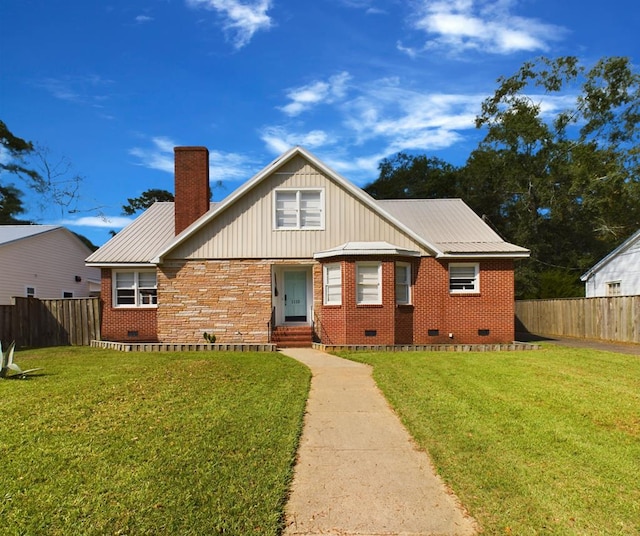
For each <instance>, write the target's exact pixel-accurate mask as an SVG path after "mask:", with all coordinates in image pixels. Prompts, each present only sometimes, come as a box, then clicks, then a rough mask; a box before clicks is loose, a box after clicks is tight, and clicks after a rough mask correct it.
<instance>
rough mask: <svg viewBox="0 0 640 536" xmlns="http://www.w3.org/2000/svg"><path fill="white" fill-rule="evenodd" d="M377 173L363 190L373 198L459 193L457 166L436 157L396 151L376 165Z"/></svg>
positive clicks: (421, 197)
mask: <svg viewBox="0 0 640 536" xmlns="http://www.w3.org/2000/svg"><path fill="white" fill-rule="evenodd" d="M378 169H379V170H380V175H379V176H378V179H376V180H375V181H374V182H372V183H371V184H369V185H367V186H365V188H364V190H365V191H366V192H367V193H369V194H370V195H372V196H373V197H375V198H376V199H433V198H440V197H458V196H459V194H460V188H459V181H458V170H457V169H456V168H455V167H454V166H452V165H451V164H448V163H446V162H445V161H444V160H440V159H439V158H429V157H427V156H422V155H419V156H410V155H407V154H405V153H398V154H397V155H395V156H394V157H393V158H385V159H384V160H383V161H382V162H381V163H380V165H379V166H378Z"/></svg>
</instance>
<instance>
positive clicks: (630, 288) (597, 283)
mask: <svg viewBox="0 0 640 536" xmlns="http://www.w3.org/2000/svg"><path fill="white" fill-rule="evenodd" d="M580 279H581V280H582V281H583V282H584V283H585V296H586V297H587V298H599V297H602V296H625V295H626V296H629V295H636V294H640V230H639V231H637V232H636V233H634V234H633V235H632V236H630V237H629V238H628V239H627V240H625V241H624V242H623V243H622V244H620V245H619V246H618V247H617V248H616V249H614V250H613V251H612V252H611V253H609V254H608V255H607V256H606V257H604V258H603V259H602V260H600V261H598V262H597V263H596V264H595V265H594V266H593V267H592V268H590V269H589V270H588V271H587V272H585V273H584V274H583V275H582V276H581V277H580Z"/></svg>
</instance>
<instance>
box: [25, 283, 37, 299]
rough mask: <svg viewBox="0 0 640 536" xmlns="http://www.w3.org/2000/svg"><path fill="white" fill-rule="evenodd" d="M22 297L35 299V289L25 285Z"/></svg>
mask: <svg viewBox="0 0 640 536" xmlns="http://www.w3.org/2000/svg"><path fill="white" fill-rule="evenodd" d="M24 295H25V296H26V297H27V298H35V297H36V287H34V286H31V285H26V286H25V287H24Z"/></svg>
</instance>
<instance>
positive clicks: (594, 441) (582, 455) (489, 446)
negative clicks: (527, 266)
mask: <svg viewBox="0 0 640 536" xmlns="http://www.w3.org/2000/svg"><path fill="white" fill-rule="evenodd" d="M343 355H348V357H350V358H352V359H356V360H359V361H363V362H365V363H369V364H371V365H373V367H374V377H375V379H376V382H377V383H378V385H379V386H380V387H381V389H382V390H383V392H384V393H385V396H386V397H387V399H388V400H390V402H391V404H392V405H393V406H394V407H395V408H396V410H397V411H398V413H399V415H400V416H401V418H402V420H403V421H404V423H405V425H406V426H407V428H408V429H409V431H410V432H411V434H412V435H413V437H414V438H415V439H416V440H417V442H418V443H419V445H420V446H421V447H422V448H424V449H425V450H427V451H428V452H429V453H430V454H431V457H432V459H433V460H434V463H435V465H436V467H437V470H438V472H439V474H440V475H441V476H442V477H443V478H444V479H445V480H446V481H447V483H449V485H450V486H451V487H452V488H453V490H454V491H455V493H456V494H457V495H458V497H459V498H460V499H461V501H462V502H463V504H464V505H465V506H466V507H467V508H468V509H469V510H470V512H471V514H472V515H473V516H474V517H475V518H476V519H477V520H478V521H479V522H480V523H481V525H482V527H483V528H484V531H485V532H484V534H503V535H505V534H507V535H508V534H513V535H530V534H553V535H557V534H589V535H595V534H620V535H631V534H635V535H638V534H640V485H639V482H640V358H638V357H637V356H629V355H621V354H614V353H608V352H597V351H591V350H584V349H580V350H578V349H570V348H561V347H545V348H544V349H542V350H540V351H533V352H502V353H500V352H495V353H486V354H483V353H457V354H454V353H420V354H417V353H414V354H412V353H371V354H364V353H354V354H343Z"/></svg>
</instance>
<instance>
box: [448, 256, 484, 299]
mask: <svg viewBox="0 0 640 536" xmlns="http://www.w3.org/2000/svg"><path fill="white" fill-rule="evenodd" d="M469 268H473V277H468V274H467V273H466V274H460V273H458V274H456V273H454V272H455V271H456V270H457V269H464V270H465V271H467V270H468V269H469ZM454 280H463V281H470V283H467V284H466V285H465V286H466V287H469V286H471V288H455V289H454V288H451V287H452V286H453V282H454ZM460 284H461V283H458V285H460ZM449 292H450V293H451V294H479V293H480V263H478V262H456V263H450V264H449Z"/></svg>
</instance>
